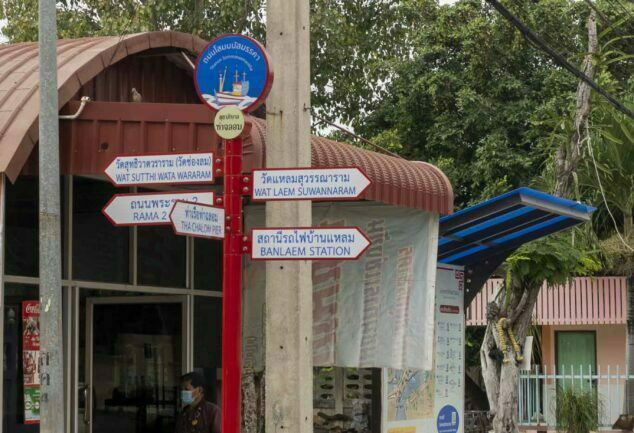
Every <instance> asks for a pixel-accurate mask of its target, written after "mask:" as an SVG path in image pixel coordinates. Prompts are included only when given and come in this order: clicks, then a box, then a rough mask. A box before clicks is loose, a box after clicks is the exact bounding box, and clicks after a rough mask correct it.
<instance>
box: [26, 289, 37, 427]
mask: <svg viewBox="0 0 634 433" xmlns="http://www.w3.org/2000/svg"><path fill="white" fill-rule="evenodd" d="M22 371H23V382H24V423H25V424H39V422H40V303H39V302H38V301H24V302H22Z"/></svg>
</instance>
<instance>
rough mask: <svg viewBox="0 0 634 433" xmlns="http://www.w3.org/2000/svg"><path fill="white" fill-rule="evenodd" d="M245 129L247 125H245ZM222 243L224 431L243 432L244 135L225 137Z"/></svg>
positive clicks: (229, 432) (222, 406)
mask: <svg viewBox="0 0 634 433" xmlns="http://www.w3.org/2000/svg"><path fill="white" fill-rule="evenodd" d="M245 129H246V128H245ZM224 147H225V161H224V207H225V218H226V219H227V221H226V231H225V239H224V241H223V243H222V248H223V259H222V272H223V274H222V297H223V300H222V397H221V400H222V401H221V410H222V413H221V415H222V416H221V421H222V433H238V432H240V406H241V402H242V398H241V382H242V368H241V366H242V362H241V361H242V360H241V356H242V355H241V341H242V338H241V337H242V250H241V244H242V236H243V234H242V188H243V185H242V183H243V182H242V137H238V138H236V139H234V140H225V142H224Z"/></svg>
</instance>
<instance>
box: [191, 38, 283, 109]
mask: <svg viewBox="0 0 634 433" xmlns="http://www.w3.org/2000/svg"><path fill="white" fill-rule="evenodd" d="M194 83H195V85H196V92H197V93H198V97H199V98H200V99H201V101H203V102H204V103H205V104H206V105H207V106H209V107H210V108H211V109H212V110H214V111H217V110H220V109H221V108H222V107H225V106H228V105H233V106H236V107H238V108H239V109H240V110H242V111H244V112H249V111H253V110H255V109H256V108H257V107H258V106H259V105H260V104H261V103H262V102H264V99H265V98H266V95H267V94H268V92H269V90H270V89H271V85H272V84H273V71H272V69H271V66H270V64H269V59H268V56H267V54H266V51H265V50H264V47H263V46H262V45H261V44H260V43H259V42H257V41H255V40H254V39H251V38H249V37H247V36H242V35H223V36H219V37H218V38H216V39H214V40H213V41H211V42H210V43H209V44H208V45H207V46H206V47H205V49H204V50H203V51H202V52H201V53H200V56H198V60H197V61H196V71H195V72H194Z"/></svg>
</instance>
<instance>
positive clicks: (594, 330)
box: [554, 329, 597, 374]
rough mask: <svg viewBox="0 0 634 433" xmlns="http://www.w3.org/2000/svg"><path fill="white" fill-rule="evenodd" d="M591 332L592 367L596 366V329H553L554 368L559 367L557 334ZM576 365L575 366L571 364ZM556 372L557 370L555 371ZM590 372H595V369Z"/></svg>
mask: <svg viewBox="0 0 634 433" xmlns="http://www.w3.org/2000/svg"><path fill="white" fill-rule="evenodd" d="M573 333H575V334H592V336H593V338H594V368H595V369H596V368H597V331H596V329H579V330H577V329H574V330H573V329H571V330H569V331H560V330H557V331H555V339H554V340H555V341H554V343H555V368H557V369H558V368H559V334H573ZM573 367H576V366H573ZM557 374H559V372H558V371H557ZM592 374H596V371H594V372H592Z"/></svg>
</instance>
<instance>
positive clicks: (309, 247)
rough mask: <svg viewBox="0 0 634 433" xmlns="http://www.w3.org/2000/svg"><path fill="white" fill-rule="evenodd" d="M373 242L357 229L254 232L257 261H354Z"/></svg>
mask: <svg viewBox="0 0 634 433" xmlns="http://www.w3.org/2000/svg"><path fill="white" fill-rule="evenodd" d="M370 244H371V242H370V240H369V239H368V238H367V237H366V235H365V234H364V233H363V232H362V231H361V230H359V228H358V227H327V228H321V227H294V228H268V229H253V230H252V231H251V258H252V259H254V260H328V259H331V260H355V259H358V258H359V257H360V256H361V254H363V252H364V251H365V250H366V249H367V248H368V247H369V246H370Z"/></svg>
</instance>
